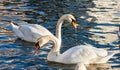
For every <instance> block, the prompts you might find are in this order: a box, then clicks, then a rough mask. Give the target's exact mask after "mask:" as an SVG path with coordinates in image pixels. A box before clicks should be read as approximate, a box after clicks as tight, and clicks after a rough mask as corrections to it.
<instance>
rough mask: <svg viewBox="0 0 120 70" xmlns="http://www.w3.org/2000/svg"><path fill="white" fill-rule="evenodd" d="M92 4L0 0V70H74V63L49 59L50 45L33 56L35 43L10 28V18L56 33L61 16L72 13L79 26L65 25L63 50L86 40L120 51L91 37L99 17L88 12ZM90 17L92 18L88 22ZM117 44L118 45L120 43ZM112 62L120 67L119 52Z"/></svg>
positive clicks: (88, 1) (88, 0)
mask: <svg viewBox="0 0 120 70" xmlns="http://www.w3.org/2000/svg"><path fill="white" fill-rule="evenodd" d="M92 7H95V4H94V3H93V2H92V0H71V1H70V0H66V1H65V0H0V70H6V69H8V70H9V69H10V70H37V69H38V70H61V69H63V70H74V66H75V65H64V64H58V63H52V62H47V60H46V56H47V53H48V52H49V51H50V48H51V47H46V48H42V49H41V50H40V51H39V54H38V55H37V56H36V55H34V51H35V49H34V43H29V42H25V41H23V40H20V39H18V38H17V37H16V35H15V34H14V33H13V32H12V31H11V30H12V28H11V27H10V24H9V20H13V21H14V23H18V24H24V23H29V24H32V23H34V24H40V25H42V26H44V27H46V28H48V29H49V30H50V31H51V32H52V33H53V34H55V26H56V23H57V20H58V19H59V17H60V16H61V15H63V14H66V13H71V14H73V15H74V16H75V17H76V19H77V23H78V24H79V25H80V26H79V28H78V31H77V32H75V31H74V29H73V28H72V26H71V25H70V24H67V23H68V22H65V23H66V24H63V27H62V41H63V43H62V44H63V45H62V46H63V47H62V49H61V52H64V51H65V50H67V49H68V48H70V47H72V46H75V45H80V44H86V43H87V44H91V45H93V46H95V47H98V46H99V47H100V46H102V48H106V47H107V48H108V46H109V49H111V50H113V49H114V50H119V49H116V48H115V46H113V45H106V44H99V43H98V42H97V41H93V40H91V38H92V35H93V33H91V32H89V29H90V28H93V27H94V26H96V25H97V23H95V22H94V21H95V20H97V19H96V18H95V17H93V16H90V15H89V14H87V13H86V12H87V11H90V10H89V9H88V8H92ZM103 11H104V10H103ZM103 11H100V12H103ZM104 12H105V11H104ZM80 16H83V17H84V18H80ZM88 18H91V19H92V21H91V22H89V21H87V20H86V19H88ZM103 38H104V37H103ZM115 44H116V45H117V44H118V42H115ZM110 63H113V64H114V65H112V66H110V69H111V70H117V69H119V68H120V54H116V55H115V57H114V58H112V59H111V60H110ZM91 68H95V69H93V70H109V68H104V67H103V68H101V67H96V66H92V67H91ZM89 70H92V69H89Z"/></svg>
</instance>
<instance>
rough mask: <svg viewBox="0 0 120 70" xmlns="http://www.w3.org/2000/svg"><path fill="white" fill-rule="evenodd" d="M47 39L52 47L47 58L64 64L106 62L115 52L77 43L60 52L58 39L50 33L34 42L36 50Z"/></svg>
mask: <svg viewBox="0 0 120 70" xmlns="http://www.w3.org/2000/svg"><path fill="white" fill-rule="evenodd" d="M49 40H51V41H53V44H54V47H53V48H52V49H51V51H50V52H49V53H48V56H47V60H48V61H53V62H59V63H64V64H77V63H83V64H97V63H98V64H99V63H106V62H107V61H108V60H109V59H110V58H111V57H112V56H113V55H114V54H115V53H113V52H109V51H106V50H104V49H99V48H95V47H92V46H85V45H78V46H75V47H72V48H70V49H68V50H67V51H65V52H64V53H62V54H60V52H59V51H60V43H59V40H58V39H57V38H56V37H55V36H52V35H47V36H43V37H41V38H39V39H38V42H37V43H36V44H35V48H36V51H38V49H39V48H40V47H42V46H43V45H44V44H46V43H47V42H48V41H49Z"/></svg>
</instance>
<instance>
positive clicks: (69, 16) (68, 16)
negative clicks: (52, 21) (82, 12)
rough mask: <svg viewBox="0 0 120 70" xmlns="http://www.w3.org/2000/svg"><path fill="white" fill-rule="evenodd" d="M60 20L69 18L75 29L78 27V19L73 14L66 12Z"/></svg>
mask: <svg viewBox="0 0 120 70" xmlns="http://www.w3.org/2000/svg"><path fill="white" fill-rule="evenodd" d="M60 20H61V21H63V20H67V21H68V22H69V23H71V24H72V25H73V27H74V28H75V29H76V28H77V24H76V19H75V17H74V16H73V15H72V14H65V15H63V16H61V18H60Z"/></svg>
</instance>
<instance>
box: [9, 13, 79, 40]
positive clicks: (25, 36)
mask: <svg viewBox="0 0 120 70" xmlns="http://www.w3.org/2000/svg"><path fill="white" fill-rule="evenodd" d="M64 20H67V21H68V22H69V23H71V24H72V25H73V27H74V28H76V27H77V26H76V19H75V18H74V16H73V15H71V14H64V15H63V16H61V17H60V19H59V20H58V22H57V25H56V37H57V38H58V39H59V41H60V42H61V27H62V24H63V22H64ZM10 24H11V26H12V30H13V32H14V33H15V34H16V35H17V36H18V37H19V38H21V39H22V40H25V41H28V42H36V41H37V39H38V38H39V37H41V36H45V35H53V34H52V33H51V32H50V31H49V30H48V29H46V28H45V27H43V26H41V25H38V24H22V25H20V26H17V25H15V24H13V23H12V22H11V23H10Z"/></svg>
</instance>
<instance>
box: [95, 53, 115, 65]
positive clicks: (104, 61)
mask: <svg viewBox="0 0 120 70" xmlns="http://www.w3.org/2000/svg"><path fill="white" fill-rule="evenodd" d="M116 53H117V52H108V55H107V56H105V57H100V58H99V60H98V62H97V63H106V62H107V61H108V60H109V59H110V58H112V57H113V56H114V55H115V54H116Z"/></svg>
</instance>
